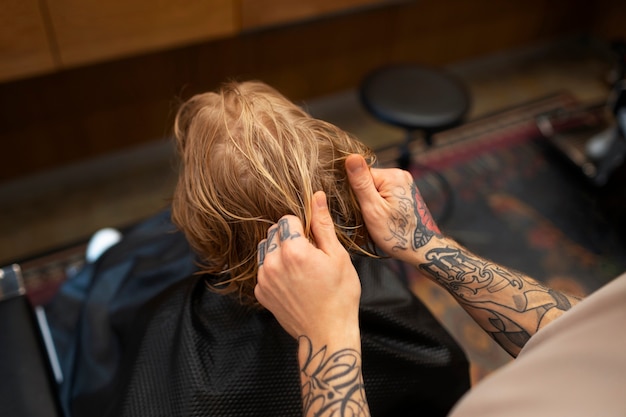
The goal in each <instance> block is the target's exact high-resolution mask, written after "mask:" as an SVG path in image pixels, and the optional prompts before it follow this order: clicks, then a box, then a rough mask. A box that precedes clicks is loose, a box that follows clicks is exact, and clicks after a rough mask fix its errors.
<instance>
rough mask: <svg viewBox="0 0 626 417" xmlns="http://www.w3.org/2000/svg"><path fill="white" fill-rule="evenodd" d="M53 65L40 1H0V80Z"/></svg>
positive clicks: (39, 71) (46, 68) (49, 67)
mask: <svg viewBox="0 0 626 417" xmlns="http://www.w3.org/2000/svg"><path fill="white" fill-rule="evenodd" d="M54 68H55V62H54V58H53V55H52V50H51V48H50V47H49V44H48V39H47V37H46V27H45V22H44V18H43V16H42V12H41V10H40V8H39V2H38V1H37V0H2V1H0V82H2V81H8V80H11V79H16V78H23V77H27V76H32V75H36V74H40V73H43V72H47V71H50V70H52V69H54Z"/></svg>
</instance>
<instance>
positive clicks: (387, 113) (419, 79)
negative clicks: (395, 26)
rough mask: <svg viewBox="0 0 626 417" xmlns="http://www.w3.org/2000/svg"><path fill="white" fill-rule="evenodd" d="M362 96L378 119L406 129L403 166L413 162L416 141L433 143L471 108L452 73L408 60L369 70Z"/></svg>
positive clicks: (362, 88) (468, 100)
mask: <svg viewBox="0 0 626 417" xmlns="http://www.w3.org/2000/svg"><path fill="white" fill-rule="evenodd" d="M359 96H360V100H361V103H362V104H363V106H364V107H365V109H366V110H367V111H368V112H369V113H370V114H371V115H372V116H374V117H375V118H376V119H378V120H379V121H381V122H383V123H387V124H389V125H392V126H396V127H398V128H401V129H404V130H405V131H406V139H405V141H404V142H403V143H402V144H401V145H400V149H399V151H400V156H399V158H398V161H397V162H398V165H399V166H400V168H402V169H408V167H409V165H410V161H411V154H410V150H409V144H410V143H411V142H412V141H413V140H416V139H418V138H420V137H421V138H423V140H424V141H425V142H426V145H427V146H432V144H433V143H432V137H433V134H434V133H437V132H440V131H442V130H445V129H449V128H451V127H454V126H457V125H459V124H461V123H462V122H463V120H464V118H465V116H466V115H467V112H468V110H469V107H470V97H469V94H468V92H467V89H466V88H465V86H464V85H463V84H462V83H461V82H460V81H459V80H457V79H456V78H455V77H453V76H452V75H451V74H449V73H447V72H446V71H444V70H442V69H437V68H431V67H426V66H423V65H418V64H409V63H405V64H397V65H390V66H386V67H382V68H379V69H377V70H374V71H373V72H371V73H369V74H368V75H366V77H365V78H364V79H363V81H362V82H361V85H360V86H359ZM418 133H419V134H420V136H418Z"/></svg>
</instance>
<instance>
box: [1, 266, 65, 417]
mask: <svg viewBox="0 0 626 417" xmlns="http://www.w3.org/2000/svg"><path fill="white" fill-rule="evenodd" d="M42 314H43V313H42V310H40V309H38V308H37V307H35V306H33V305H32V304H31V303H30V301H29V299H28V298H27V296H26V290H25V287H24V282H23V279H22V275H21V269H20V267H19V265H17V264H13V265H9V266H6V267H3V268H1V269H0V337H2V342H1V343H0V378H2V382H1V386H2V388H1V389H0V416H29V417H44V416H45V417H61V416H62V415H63V412H62V409H61V406H60V401H59V397H58V392H57V378H56V377H55V372H54V369H53V366H52V365H53V362H52V361H51V356H50V348H51V344H52V343H51V339H49V338H46V337H45V335H46V334H47V333H46V332H45V330H46V327H45V326H44V325H43V324H45V321H43V319H42ZM42 330H43V331H42Z"/></svg>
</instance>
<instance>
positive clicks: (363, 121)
mask: <svg viewBox="0 0 626 417" xmlns="http://www.w3.org/2000/svg"><path fill="white" fill-rule="evenodd" d="M610 58H611V55H610V54H609V53H608V50H607V49H606V48H605V47H604V46H603V45H598V44H597V43H595V42H590V41H589V40H580V39H576V40H571V39H568V40H561V41H555V42H550V43H546V44H542V45H534V46H530V47H527V48H522V49H517V50H512V51H507V52H505V53H501V54H498V55H493V56H488V57H483V58H480V59H476V60H474V61H471V62H462V63H458V64H456V65H452V66H450V67H449V68H448V69H449V70H450V71H452V72H453V73H455V74H456V75H458V76H459V77H460V78H461V79H462V80H464V81H465V82H466V84H467V86H468V88H469V90H470V93H471V96H472V109H471V114H470V118H474V117H478V116H481V115H485V114H488V113H491V112H494V111H497V110H500V109H502V108H506V107H510V106H512V105H515V104H518V103H522V102H525V101H528V100H530V99H533V98H537V97H541V96H545V95H546V94H549V93H551V92H554V91H557V90H569V91H571V92H572V93H573V94H574V95H576V96H577V97H578V98H579V99H580V100H581V101H583V102H594V101H602V100H606V98H607V94H608V84H607V82H606V80H607V76H608V73H609V71H610V68H611V65H612V61H611V60H610ZM303 104H304V106H305V107H306V108H307V109H308V110H309V111H310V112H311V113H312V114H313V115H314V116H316V117H318V118H322V119H326V120H328V121H330V122H333V123H335V124H336V125H338V126H340V127H342V128H343V129H345V130H347V131H349V132H351V133H354V134H355V135H356V136H357V137H359V138H360V139H361V140H362V141H363V142H365V143H367V144H368V145H370V146H372V147H373V148H375V149H376V148H380V147H383V146H385V145H387V144H389V143H393V142H397V141H400V140H401V139H402V137H403V132H402V131H399V130H398V129H395V128H391V127H388V126H385V125H383V124H381V123H378V122H377V121H375V120H373V119H372V118H371V117H370V116H369V115H368V114H366V113H365V111H364V110H363V109H362V107H361V106H360V104H359V102H358V99H357V94H356V92H355V91H352V90H350V91H343V92H338V93H337V94H334V95H331V96H327V97H317V98H313V99H311V100H308V101H307V102H305V103H303ZM174 167H175V163H174V154H173V149H172V146H171V143H170V142H169V140H168V139H158V138H157V139H156V140H155V141H154V143H152V144H150V145H147V146H143V147H140V148H135V149H131V150H129V151H127V152H123V153H118V154H111V155H107V156H104V157H101V158H98V159H96V160H90V161H85V162H83V163H80V164H77V165H73V166H67V167H64V168H62V169H59V170H56V171H52V172H48V173H45V174H43V175H37V176H33V177H29V178H23V179H19V180H17V181H14V182H11V183H8V184H4V185H2V186H0V206H1V207H2V213H3V214H2V216H0V230H2V235H1V236H0V265H2V264H7V263H10V262H13V261H16V260H21V259H25V258H29V257H31V256H33V255H36V254H39V253H42V252H45V251H48V250H51V249H53V248H56V247H59V246H64V245H68V244H72V243H74V242H77V241H80V240H84V239H86V238H88V237H89V236H90V235H91V234H92V233H94V232H95V231H97V230H98V229H100V228H103V227H108V226H114V227H123V226H126V225H129V224H132V223H134V222H136V221H138V220H140V219H143V218H146V217H148V216H150V215H152V214H153V213H156V212H158V211H159V210H160V209H162V208H163V207H164V206H166V205H167V204H168V199H169V198H170V196H171V193H172V189H173V187H174V184H175V177H176V172H175V168H174Z"/></svg>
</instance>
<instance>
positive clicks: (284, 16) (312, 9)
mask: <svg viewBox="0 0 626 417" xmlns="http://www.w3.org/2000/svg"><path fill="white" fill-rule="evenodd" d="M405 1H406V0H405ZM389 3H398V0H297V1H294V0H241V27H242V29H243V30H249V29H258V28H262V27H267V26H274V25H279V24H285V23H295V22H298V21H302V20H309V19H313V18H319V17H322V16H325V15H329V14H336V13H346V12H349V11H354V10H356V9H363V8H368V7H373V6H380V5H384V4H389Z"/></svg>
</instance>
